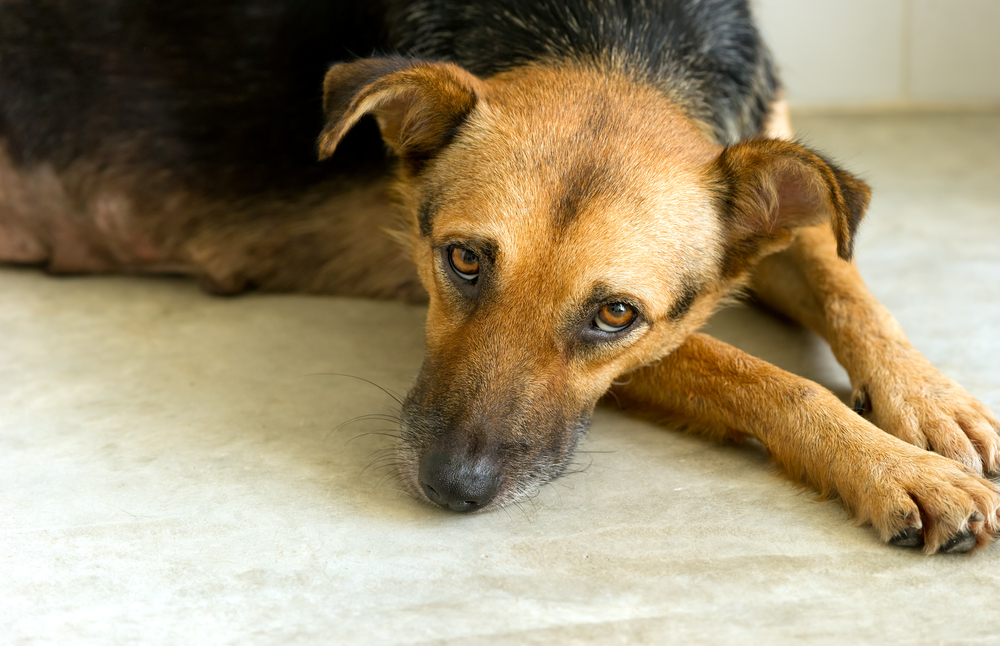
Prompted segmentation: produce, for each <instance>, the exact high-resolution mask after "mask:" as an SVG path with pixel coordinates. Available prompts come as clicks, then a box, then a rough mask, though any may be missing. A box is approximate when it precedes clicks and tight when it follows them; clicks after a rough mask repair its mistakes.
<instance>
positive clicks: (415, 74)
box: [0, 0, 1000, 552]
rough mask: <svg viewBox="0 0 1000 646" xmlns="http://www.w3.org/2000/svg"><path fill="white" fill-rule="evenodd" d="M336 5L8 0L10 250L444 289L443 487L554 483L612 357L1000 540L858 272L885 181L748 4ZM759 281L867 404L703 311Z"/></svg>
mask: <svg viewBox="0 0 1000 646" xmlns="http://www.w3.org/2000/svg"><path fill="white" fill-rule="evenodd" d="M349 4H350V3H346V2H344V3H335V2H326V3H325V2H316V1H309V0H286V1H285V2H271V1H265V0H227V1H225V2H213V3H198V2H181V3H156V2H152V1H149V0H133V1H131V2H125V1H124V0H121V1H117V2H115V1H109V2H103V3H97V2H94V3H89V2H78V1H74V0H44V1H40V0H0V260H3V261H6V262H14V263H37V264H42V265H44V266H46V267H47V268H48V269H49V270H50V271H51V272H54V273H65V272H103V271H171V272H186V273H190V274H193V275H196V276H197V277H199V279H200V280H201V281H202V283H203V284H204V285H205V286H206V288H208V289H210V290H213V291H217V292H223V293H236V292H239V291H242V290H245V289H248V288H261V289H267V290H299V291H308V292H321V293H335V294H344V295H363V296H376V297H387V296H388V297H402V298H411V299H420V298H428V297H429V313H428V323H427V354H426V359H425V361H424V365H423V368H422V370H421V374H420V376H419V379H418V381H417V384H416V386H415V387H414V388H413V390H412V391H411V392H410V393H409V395H408V396H407V398H406V402H405V404H404V407H403V419H404V423H403V428H402V433H401V440H400V445H399V457H400V462H401V464H402V471H403V476H404V480H405V481H406V482H407V484H408V485H409V486H410V488H411V489H412V490H413V492H414V493H415V494H416V495H418V496H420V497H424V498H426V499H428V500H431V501H433V502H436V503H438V504H440V505H442V506H446V507H450V508H452V509H455V510H459V511H471V510H477V509H482V508H487V507H490V506H496V505H501V504H504V503H508V502H511V501H513V500H516V499H517V498H518V497H520V496H523V495H525V494H528V493H530V492H532V491H533V490H535V489H536V488H537V487H538V486H539V485H541V484H543V483H544V482H546V481H548V480H550V479H552V478H554V477H556V476H558V475H559V473H560V472H561V470H562V469H563V468H564V466H565V465H566V464H567V462H568V460H569V458H570V456H571V454H572V452H573V450H574V447H575V445H576V443H577V441H578V440H579V438H580V436H581V435H582V434H583V433H584V432H585V430H586V428H587V425H588V423H589V418H590V414H591V411H592V410H593V407H594V405H595V404H596V402H597V401H598V400H599V399H600V398H601V397H602V396H603V395H604V394H605V393H606V392H607V391H608V389H609V388H611V387H612V382H613V381H614V380H615V378H616V377H619V376H621V375H626V374H627V375H628V377H626V378H623V379H622V380H620V382H622V383H624V385H616V386H614V387H613V391H614V393H615V395H616V396H617V398H618V399H619V400H620V401H622V402H623V403H624V404H625V405H626V406H627V407H629V408H630V409H632V410H635V411H638V412H640V413H643V414H646V415H652V416H655V417H659V418H666V419H671V420H676V421H679V422H681V423H684V424H686V425H688V426H689V427H690V428H692V429H694V430H698V431H701V432H704V433H706V434H708V435H711V436H714V437H727V436H728V437H742V436H752V437H755V438H757V439H759V440H760V441H761V442H763V443H764V444H765V445H766V446H767V448H768V449H769V451H770V452H771V454H772V455H773V457H774V459H775V461H776V462H777V463H778V464H779V465H780V466H781V467H782V468H784V469H785V470H786V471H787V472H788V473H789V474H790V475H791V476H792V477H794V478H796V479H798V480H801V481H805V482H809V483H811V484H812V485H814V486H815V487H816V488H818V489H819V490H820V491H822V492H824V493H830V494H837V495H839V497H840V498H841V499H842V500H843V501H844V503H845V504H846V505H847V507H848V508H849V509H851V510H852V511H853V513H854V514H855V515H856V517H857V518H858V520H859V521H863V522H869V523H871V525H872V526H873V527H874V528H875V529H876V530H877V532H878V533H879V535H880V536H881V538H882V539H883V540H885V541H891V542H894V543H896V544H900V545H908V546H917V545H924V546H925V549H926V550H927V551H928V552H934V551H938V550H942V551H967V550H970V549H972V548H973V547H975V546H977V545H978V546H982V545H986V544H988V543H990V542H991V541H992V540H994V538H995V535H996V533H997V532H998V530H1000V516H998V509H1000V494H998V492H997V489H996V488H995V487H994V486H993V485H992V484H991V483H990V482H989V481H987V480H985V479H983V477H982V476H983V475H984V474H988V473H994V472H996V471H997V469H998V466H1000V435H998V429H1000V426H998V424H997V421H996V419H995V418H994V417H993V415H992V414H991V413H990V411H989V410H987V409H986V408H985V407H984V406H983V405H982V404H981V403H979V402H978V401H976V400H975V399H973V398H972V397H971V396H970V395H968V394H967V393H966V392H965V391H964V390H963V389H962V388H961V387H960V386H958V385H957V384H955V383H954V382H952V381H950V380H949V379H947V378H946V377H944V376H942V375H941V374H940V373H938V372H937V371H936V370H935V369H934V368H933V367H931V366H930V365H929V364H928V363H927V361H926V360H925V359H924V358H923V357H922V356H921V355H920V354H918V353H917V352H916V351H915V350H914V349H913V348H912V346H910V344H909V343H908V342H907V340H906V337H905V336H904V334H903V332H902V331H901V330H900V329H899V327H898V326H897V324H896V323H895V321H894V320H893V319H892V317H891V316H890V315H889V314H888V313H887V312H886V311H885V310H884V309H883V308H882V306H881V305H879V304H878V303H877V302H876V301H875V300H874V298H873V297H872V296H871V294H870V293H869V292H868V291H867V290H866V288H865V287H864V285H863V283H862V281H861V279H860V278H859V277H858V275H857V272H856V269H855V267H854V265H853V264H852V263H851V262H850V257H851V249H852V242H853V234H854V231H855V229H856V227H857V224H858V221H859V220H860V218H861V217H862V215H863V212H864V210H865V208H866V206H867V203H868V197H869V191H868V188H867V186H866V185H865V184H864V183H863V182H861V181H859V180H857V179H856V178H854V177H853V176H851V175H850V174H849V173H847V172H845V171H843V170H841V169H839V168H837V167H835V166H833V165H832V164H830V163H829V162H827V161H826V160H824V159H823V158H822V157H821V156H819V155H817V154H815V153H813V152H811V151H809V150H807V149H805V148H803V147H801V146H799V145H797V144H795V143H792V142H791V141H790V139H791V130H790V126H789V125H788V120H787V116H786V115H785V113H784V108H783V104H782V103H781V101H780V100H779V97H778V90H777V83H776V81H775V76H774V71H773V68H772V63H771V61H770V59H769V56H768V53H767V51H766V49H765V48H764V46H763V45H762V43H761V41H760V38H759V36H758V34H757V31H756V30H755V28H754V26H753V24H752V22H751V19H750V16H749V13H748V10H747V7H746V2H744V1H740V0H700V1H698V0H673V1H668V0H620V1H618V2H612V1H611V0H570V1H569V2H527V1H525V0H512V1H509V2H497V3H486V2H483V3H481V2H472V1H471V0H465V1H458V0H445V1H433V2H432V1H430V0H419V1H415V2H406V1H402V0H383V2H377V1H376V2H370V3H359V4H361V5H363V6H349ZM372 52H378V53H381V54H389V55H382V56H378V57H375V58H367V59H357V58H356V55H367V54H371V53H372ZM395 53H403V54H406V57H405V58H404V57H401V56H399V55H396V54H395ZM337 60H346V61H350V62H344V63H339V64H336V65H334V66H333V67H332V68H330V69H329V71H328V73H327V75H326V79H325V85H324V87H323V90H322V93H321V91H320V88H319V81H320V80H321V79H322V75H323V72H324V70H325V69H326V67H327V66H328V64H329V63H330V62H333V61H337ZM321 97H322V101H323V106H321V103H320V101H321ZM368 115H370V116H374V120H372V119H370V118H368ZM376 124H377V125H376ZM320 131H322V132H321V134H320ZM318 134H319V135H320V136H319V153H320V156H321V157H322V158H324V159H325V161H324V162H322V163H320V162H317V161H315V156H316V153H315V140H316V136H317V135H318ZM379 135H381V138H382V139H383V140H384V141H385V142H386V143H387V144H388V145H389V147H390V148H391V153H390V154H389V155H388V156H387V155H386V154H385V153H384V152H383V147H382V145H381V144H380V143H379V140H378V137H379ZM390 165H391V166H394V167H395V168H394V171H393V172H392V173H390ZM391 174H394V176H395V178H396V179H395V184H394V187H393V190H392V191H391V193H392V194H393V195H394V201H395V202H396V203H398V205H397V206H396V207H395V210H394V208H392V207H390V204H389V200H388V199H387V197H386V195H387V187H388V185H389V181H388V179H387V178H388V177H389V176H390V175H391ZM396 214H401V215H402V217H401V218H399V216H398V215H396ZM397 220H398V222H397ZM393 225H395V226H396V232H395V235H394V236H392V237H390V236H387V235H385V234H384V232H383V231H382V229H383V228H385V227H388V226H393ZM400 242H401V243H402V244H403V245H404V247H405V248H406V249H407V250H408V253H409V256H410V258H409V259H407V258H406V257H405V255H404V254H401V253H399V252H398V250H397V249H398V247H397V246H396V245H398V244H399V243H400ZM411 260H412V263H411V262H410V261H411ZM414 267H415V269H414ZM746 287H750V288H751V289H752V290H753V291H754V293H755V294H756V296H757V297H758V298H759V299H761V300H762V301H764V302H765V303H767V304H769V305H770V306H772V307H774V308H775V309H778V310H780V311H782V312H784V313H786V314H788V315H790V316H792V317H794V318H796V319H798V320H800V321H802V322H803V323H805V324H806V325H808V326H809V327H811V328H813V329H814V330H816V331H817V332H819V333H820V334H822V335H823V336H824V337H825V338H826V339H827V340H828V341H829V342H830V344H831V346H832V347H833V350H834V352H835V354H836V356H837V358H838V360H839V361H840V362H841V363H842V364H843V365H844V367H845V368H846V369H847V371H848V373H849V375H850V378H851V381H852V383H853V385H854V388H855V395H854V400H855V402H856V408H857V409H858V410H857V412H860V413H863V415H859V414H857V412H855V411H852V410H850V409H849V408H847V407H846V406H844V405H843V404H842V403H841V402H840V401H838V400H837V398H836V397H834V396H833V395H832V394H831V393H829V392H828V391H826V390H825V389H823V388H822V387H821V386H819V385H817V384H814V383H812V382H809V381H806V380H804V379H801V378H798V377H795V376H793V375H790V374H788V373H785V372H783V371H781V370H779V369H777V368H774V367H773V366H770V365H768V364H766V363H764V362H762V361H759V360H757V359H754V358H752V357H749V356H747V355H745V354H743V353H741V352H739V351H738V350H736V349H734V348H731V347H729V346H726V345H725V344H722V343H720V342H718V341H715V340H713V339H711V338H709V337H707V336H704V335H701V334H698V333H697V330H698V328H699V327H700V326H701V325H702V324H703V323H704V322H705V320H706V319H707V318H708V317H709V315H710V314H711V312H712V311H713V310H714V309H715V308H716V306H717V305H718V304H719V303H720V302H721V301H723V300H724V299H726V298H727V297H728V296H730V295H732V294H733V293H734V292H737V291H739V290H741V289H744V288H746ZM925 449H933V452H932V451H928V450H925Z"/></svg>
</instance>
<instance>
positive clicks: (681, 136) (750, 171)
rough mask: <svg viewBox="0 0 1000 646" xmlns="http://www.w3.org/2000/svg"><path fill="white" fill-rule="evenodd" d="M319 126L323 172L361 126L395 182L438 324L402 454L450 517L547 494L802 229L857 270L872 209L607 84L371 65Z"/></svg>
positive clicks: (579, 75)
mask: <svg viewBox="0 0 1000 646" xmlns="http://www.w3.org/2000/svg"><path fill="white" fill-rule="evenodd" d="M325 105H326V111H327V116H328V123H327V126H326V128H325V130H324V131H323V133H322V135H321V137H320V144H319V145H320V154H321V156H328V155H330V154H332V153H333V150H334V149H335V148H336V146H337V143H338V142H339V141H340V139H341V137H343V135H344V134H345V133H346V132H347V131H348V130H349V129H350V128H351V127H352V126H353V125H354V124H355V123H356V122H357V121H358V120H359V119H360V118H361V117H363V116H364V115H366V114H372V115H374V116H375V118H376V119H377V121H378V123H379V126H380V128H381V130H382V135H383V137H384V139H385V141H386V142H387V143H388V144H389V146H390V147H391V148H392V149H393V150H394V151H395V154H396V155H397V156H398V157H399V160H400V164H399V178H400V182H399V194H400V196H401V201H402V203H403V206H404V208H405V209H406V210H407V213H408V214H409V216H410V222H411V230H410V231H408V232H407V237H408V239H409V245H410V252H411V254H412V256H413V259H414V261H415V262H416V264H417V267H418V269H419V272H420V276H421V279H422V281H423V284H424V286H425V287H426V289H427V292H428V294H429V296H430V303H429V311H428V318H427V353H426V356H425V359H424V364H423V367H422V369H421V372H420V376H419V378H418V380H417V384H416V386H415V387H414V388H413V389H412V391H411V392H410V393H409V395H408V396H407V398H406V401H405V404H404V407H403V419H404V428H403V434H402V438H401V441H400V447H399V454H400V458H401V463H402V465H403V476H404V479H405V480H406V481H407V483H408V484H409V485H410V487H411V488H412V489H413V490H414V491H415V492H417V493H418V495H422V496H425V497H426V498H427V499H429V500H431V501H433V502H436V503H438V504H441V505H443V506H448V507H451V508H452V509H455V510H458V511H472V510H478V509H482V508H484V507H487V506H492V505H500V504H504V503H507V502H510V501H512V500H515V499H517V498H518V497H520V496H523V495H525V494H528V493H530V492H532V491H533V490H535V489H536V488H537V487H538V486H539V485H541V484H543V483H545V482H547V481H548V480H551V479H552V478H554V477H555V476H557V475H558V474H559V473H560V472H561V471H562V470H563V469H564V468H565V466H566V465H567V463H568V462H569V460H570V458H571V456H572V453H573V449H574V447H575V446H576V444H577V442H578V441H579V439H580V437H581V436H582V435H583V433H584V432H585V430H586V428H587V426H588V423H589V418H590V415H591V412H592V410H593V408H594V405H595V404H596V402H597V401H598V399H599V398H600V397H601V395H602V394H603V393H605V391H606V390H607V389H608V387H609V386H610V385H611V383H612V381H613V380H614V379H615V377H617V376H619V375H623V374H626V373H628V372H629V371H631V370H634V369H635V368H637V367H639V366H642V365H645V364H648V363H650V362H652V361H655V360H657V359H658V358H660V357H662V356H664V355H665V354H666V353H668V352H670V351H671V350H673V349H674V348H676V347H677V346H678V345H679V344H681V343H682V342H683V341H684V339H685V338H686V337H687V336H689V335H690V334H691V333H692V332H694V331H695V330H696V329H697V328H698V327H699V326H701V325H702V324H703V323H704V321H705V320H706V319H707V318H708V316H709V315H710V314H711V312H712V311H713V309H714V308H715V307H716V305H717V304H718V302H719V300H720V299H721V298H723V297H724V296H725V295H727V294H729V293H731V292H732V290H733V289H734V287H736V286H738V285H740V284H741V283H742V282H745V280H746V277H747V275H748V272H749V271H750V269H751V267H752V265H753V262H754V260H755V259H757V258H759V257H761V256H763V255H765V254H767V253H770V252H773V251H775V250H777V249H780V248H781V247H782V246H784V245H787V244H788V243H789V242H790V240H791V237H792V233H791V231H792V230H793V229H795V228H796V227H801V226H809V225H815V224H818V223H821V222H823V221H830V222H832V225H833V228H834V231H835V232H836V234H837V237H838V242H839V244H840V252H841V255H842V256H843V257H845V258H846V257H849V255H850V248H851V239H852V236H853V231H854V228H855V226H856V224H857V221H858V219H859V218H860V216H861V213H862V211H863V209H864V207H865V205H866V203H867V195H868V193H867V187H865V186H864V184H862V183H861V182H859V181H857V180H856V179H854V178H853V177H851V176H850V175H847V174H846V173H844V172H843V171H840V170H838V169H836V168H834V167H832V166H830V165H829V164H827V163H826V162H824V161H823V160H822V159H821V158H819V157H818V156H816V155H815V154H813V153H811V152H809V151H807V150H806V149H804V148H802V147H800V146H797V145H795V144H792V143H787V142H778V141H770V140H759V141H748V142H744V143H740V144H737V145H734V146H731V147H728V148H723V147H721V146H718V145H715V144H713V143H711V142H710V141H709V139H708V138H707V137H706V136H705V135H704V129H703V128H701V127H699V125H698V124H696V123H694V122H692V121H691V119H690V118H688V117H687V116H686V115H685V113H684V112H683V111H682V110H681V109H680V108H679V107H678V106H677V105H675V104H674V103H672V102H671V101H670V100H668V98H666V97H665V96H664V95H663V94H662V93H661V92H659V91H658V90H656V89H655V88H653V87H651V86H648V85H645V84H642V83H639V82H636V81H634V80H633V79H629V78H627V77H626V76H625V75H624V74H621V73H617V72H613V71H608V70H604V71H599V70H594V69H588V68H584V67H573V66H567V67H553V66H526V67H522V68H519V69H516V70H514V71H511V72H507V73H504V74H501V75H498V76H495V77H493V78H490V79H488V80H483V79H479V78H477V77H475V76H473V75H472V74H470V73H468V72H466V71H465V70H463V69H462V68H460V67H457V66H455V65H451V64H447V63H428V62H420V61H413V60H409V59H402V58H388V59H369V60H361V61H357V62H353V63H346V64H341V65H336V66H334V67H333V68H331V70H330V71H329V73H328V75H327V77H326V83H325Z"/></svg>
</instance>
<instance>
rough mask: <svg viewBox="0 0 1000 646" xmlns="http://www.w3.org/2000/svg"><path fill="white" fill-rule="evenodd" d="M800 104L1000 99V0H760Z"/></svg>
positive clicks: (763, 22) (760, 15) (761, 16)
mask: <svg viewBox="0 0 1000 646" xmlns="http://www.w3.org/2000/svg"><path fill="white" fill-rule="evenodd" d="M752 6H753V7H754V10H755V14H756V16H757V21H758V23H759V24H760V27H761V30H762V31H763V32H764V37H765V38H766V39H767V41H768V43H769V45H770V47H771V49H772V51H773V52H774V54H775V57H776V58H777V60H778V65H779V67H780V71H781V75H782V79H783V81H784V83H785V87H786V90H787V93H788V99H789V102H790V103H791V104H792V105H793V106H798V107H805V106H837V107H867V106H890V107H907V106H923V105H929V106H949V105H1000V0H752Z"/></svg>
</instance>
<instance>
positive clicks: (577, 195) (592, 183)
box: [552, 160, 608, 232]
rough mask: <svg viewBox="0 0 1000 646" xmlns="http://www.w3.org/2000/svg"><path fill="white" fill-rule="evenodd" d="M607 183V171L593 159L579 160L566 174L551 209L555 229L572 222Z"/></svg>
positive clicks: (561, 230) (558, 229) (562, 227)
mask: <svg viewBox="0 0 1000 646" xmlns="http://www.w3.org/2000/svg"><path fill="white" fill-rule="evenodd" d="M607 185H608V171H607V169H606V168H604V167H599V166H598V165H596V164H595V163H594V162H593V161H589V160H588V161H581V162H578V163H576V164H574V165H573V166H572V168H571V169H570V171H569V172H568V173H567V174H566V177H565V180H564V183H563V186H562V188H561V193H560V195H559V197H558V198H557V199H556V203H555V208H554V209H553V211H552V221H553V223H554V224H555V227H556V231H559V232H563V231H565V230H566V229H567V228H569V226H570V225H571V224H572V223H573V221H574V220H575V219H576V216H577V215H579V213H580V210H581V209H582V208H583V207H584V205H586V203H587V202H588V201H590V200H592V199H594V198H595V197H596V196H597V195H599V194H600V193H601V191H603V190H605V187H606V186H607Z"/></svg>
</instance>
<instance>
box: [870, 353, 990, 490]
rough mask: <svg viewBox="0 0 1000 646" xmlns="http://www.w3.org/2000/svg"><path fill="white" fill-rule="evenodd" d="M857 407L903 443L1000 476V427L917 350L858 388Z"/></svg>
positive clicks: (887, 364) (889, 363) (884, 366)
mask: <svg viewBox="0 0 1000 646" xmlns="http://www.w3.org/2000/svg"><path fill="white" fill-rule="evenodd" d="M911 350H912V349H911ZM851 402H852V403H853V407H854V409H855V411H856V412H858V413H860V414H862V415H864V416H865V417H866V418H867V419H868V420H870V421H871V422H872V423H873V424H875V425H876V426H878V427H879V428H881V429H882V430H884V431H886V432H888V433H890V434H892V435H895V436H896V437H898V438H899V439H901V440H904V441H906V442H909V443H910V444H913V445H915V446H919V447H921V448H924V449H929V450H932V451H935V452H937V453H939V454H940V455H943V456H945V457H947V458H951V459H952V460H955V461H957V462H960V463H962V464H964V465H965V466H967V467H969V468H970V469H972V470H973V471H974V472H976V473H978V474H980V475H983V474H985V475H997V474H1000V422H998V421H997V418H996V417H995V416H994V415H993V413H992V412H990V409H988V408H987V407H986V406H985V405H983V404H982V402H980V401H979V400H977V399H976V398H975V397H973V396H972V395H970V394H969V393H968V392H966V390H965V389H964V388H962V387H961V386H959V385H958V384H957V383H955V382H954V381H952V380H951V379H949V378H948V377H946V376H944V375H943V374H941V373H940V372H939V371H938V370H937V369H936V368H934V366H932V365H931V364H930V363H929V362H928V361H927V360H926V359H924V357H923V356H921V355H920V354H919V353H917V351H916V350H912V352H906V353H905V354H904V356H902V357H898V356H897V357H894V358H893V359H890V360H889V361H886V362H885V363H882V365H881V366H880V369H879V370H878V371H877V372H876V373H875V374H874V375H872V376H870V377H869V378H867V379H865V380H864V381H863V383H862V384H861V385H860V386H859V387H857V388H855V391H854V393H853V394H852V396H851Z"/></svg>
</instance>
